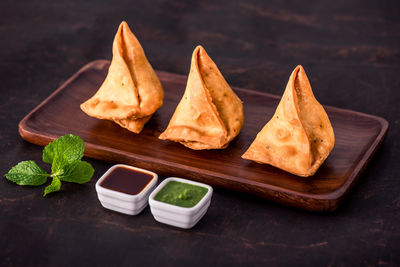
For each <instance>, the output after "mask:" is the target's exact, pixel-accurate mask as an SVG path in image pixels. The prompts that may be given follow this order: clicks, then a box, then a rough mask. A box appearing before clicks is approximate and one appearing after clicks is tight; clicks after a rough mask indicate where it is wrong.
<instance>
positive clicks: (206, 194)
mask: <svg viewBox="0 0 400 267" xmlns="http://www.w3.org/2000/svg"><path fill="white" fill-rule="evenodd" d="M212 192H213V189H212V187H211V186H209V185H206V184H203V183H198V182H194V181H190V180H187V179H182V178H177V177H169V178H166V179H165V180H164V181H162V182H161V183H160V184H159V185H158V186H157V188H156V189H154V191H153V192H152V193H151V194H150V196H149V204H150V210H151V213H152V214H153V216H154V219H156V221H158V222H161V223H165V224H169V225H172V226H176V227H180V228H184V229H189V228H192V227H193V226H195V225H196V224H197V223H198V222H199V221H200V219H201V218H202V217H203V216H204V214H206V212H207V210H208V207H209V206H210V203H211V196H212Z"/></svg>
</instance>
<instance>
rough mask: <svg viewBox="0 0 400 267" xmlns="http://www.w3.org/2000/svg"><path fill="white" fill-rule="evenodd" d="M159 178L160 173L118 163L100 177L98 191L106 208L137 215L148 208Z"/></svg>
mask: <svg viewBox="0 0 400 267" xmlns="http://www.w3.org/2000/svg"><path fill="white" fill-rule="evenodd" d="M157 179H158V175H157V174H156V173H154V172H151V171H148V170H145V169H141V168H136V167H133V166H129V165H124V164H117V165H114V166H112V167H111V168H110V169H109V170H108V171H107V172H106V173H104V174H103V176H102V177H100V179H99V180H98V181H97V183H96V192H97V196H98V198H99V200H100V203H101V205H102V206H103V207H104V208H106V209H110V210H114V211H117V212H121V213H124V214H128V215H136V214H139V213H140V212H141V211H142V210H143V209H144V208H146V206H147V204H148V198H149V195H150V193H151V192H152V191H153V189H154V188H155V186H156V185H157Z"/></svg>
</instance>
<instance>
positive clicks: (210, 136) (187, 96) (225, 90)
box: [159, 46, 244, 150]
mask: <svg viewBox="0 0 400 267" xmlns="http://www.w3.org/2000/svg"><path fill="white" fill-rule="evenodd" d="M243 122H244V114H243V104H242V102H241V100H240V99H239V97H238V96H237V95H236V94H235V93H234V92H233V91H232V89H231V88H230V86H229V85H228V83H227V82H226V81H225V79H224V77H223V76H222V74H221V72H220V71H219V69H218V67H217V65H215V63H214V62H213V61H212V59H211V58H210V57H209V56H208V55H207V53H206V51H205V50H204V48H203V47H202V46H197V47H196V48H195V50H194V52H193V55H192V61H191V67H190V73H189V77H188V81H187V84H186V90H185V93H184V95H183V97H182V99H181V101H180V102H179V104H178V106H177V107H176V110H175V112H174V114H173V116H172V118H171V120H170V122H169V124H168V127H167V129H166V130H165V131H164V132H163V133H162V134H161V135H160V136H159V138H160V139H164V140H165V139H169V140H171V141H175V142H179V143H181V144H183V145H185V146H187V147H189V148H191V149H195V150H201V149H221V148H225V147H227V146H228V144H229V142H230V141H231V140H232V139H233V138H235V137H236V136H237V135H238V134H239V132H240V130H241V129H242V126H243Z"/></svg>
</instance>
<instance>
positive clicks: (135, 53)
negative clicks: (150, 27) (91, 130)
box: [81, 21, 164, 133]
mask: <svg viewBox="0 0 400 267" xmlns="http://www.w3.org/2000/svg"><path fill="white" fill-rule="evenodd" d="M163 98H164V91H163V88H162V86H161V83H160V80H159V79H158V77H157V75H156V73H155V72H154V70H153V68H152V67H151V65H150V63H149V62H148V60H147V58H146V55H145V54H144V51H143V48H142V46H141V45H140V43H139V41H138V40H137V39H136V37H135V35H134V34H133V33H132V32H131V30H130V29H129V26H128V24H127V23H126V22H125V21H123V22H122V23H121V24H120V25H119V28H118V31H117V34H116V35H115V38H114V42H113V58H112V61H111V65H110V68H109V69H108V74H107V77H106V79H105V80H104V82H103V84H102V85H101V87H100V88H99V90H98V91H97V92H96V93H95V94H94V95H93V96H92V97H91V98H90V99H89V100H87V101H86V102H84V103H83V104H81V109H82V110H83V111H84V112H85V113H86V114H88V115H89V116H92V117H96V118H99V119H108V120H113V121H114V122H116V123H118V124H119V125H121V126H122V127H124V128H127V129H128V130H130V131H132V132H135V133H140V132H141V131H142V129H143V127H144V125H145V123H146V122H147V121H148V120H149V119H150V118H151V116H152V114H153V113H154V112H155V111H156V110H157V109H158V108H159V107H161V106H162V104H163Z"/></svg>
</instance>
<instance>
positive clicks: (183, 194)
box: [154, 181, 208, 208]
mask: <svg viewBox="0 0 400 267" xmlns="http://www.w3.org/2000/svg"><path fill="white" fill-rule="evenodd" d="M207 192H208V188H205V187H202V186H198V185H193V184H188V183H182V182H178V181H169V182H168V183H167V184H166V185H165V186H164V187H163V188H161V190H160V191H159V192H158V193H157V194H156V196H155V197H154V199H155V200H158V201H161V202H165V203H168V204H172V205H176V206H180V207H184V208H191V207H194V206H196V204H197V203H199V201H200V200H201V199H202V198H203V197H204V196H205V195H206V194H207Z"/></svg>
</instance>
